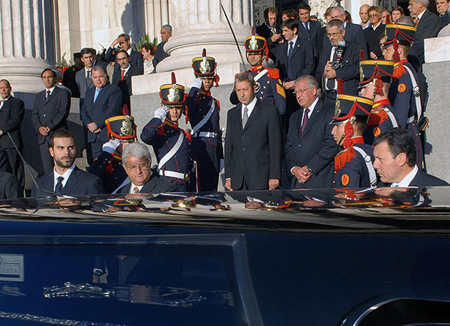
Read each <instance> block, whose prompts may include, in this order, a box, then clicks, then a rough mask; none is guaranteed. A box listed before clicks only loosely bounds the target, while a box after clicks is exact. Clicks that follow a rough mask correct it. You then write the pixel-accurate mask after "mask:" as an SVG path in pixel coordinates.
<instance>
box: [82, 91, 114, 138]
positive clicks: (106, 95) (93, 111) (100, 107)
mask: <svg viewBox="0 0 450 326" xmlns="http://www.w3.org/2000/svg"><path fill="white" fill-rule="evenodd" d="M95 90H96V88H95V87H92V88H90V89H88V90H87V92H86V99H85V101H84V104H83V107H82V108H81V119H82V120H83V123H84V125H85V126H86V127H87V125H88V124H89V123H91V122H95V124H96V125H97V127H98V128H100V129H101V130H102V131H101V132H100V133H98V134H95V133H93V132H90V131H88V133H87V142H88V143H93V142H95V141H96V140H99V141H103V142H105V143H106V142H107V141H108V139H109V138H108V131H107V130H106V124H105V120H106V119H108V118H110V117H114V116H116V115H119V113H120V109H121V107H122V92H121V91H120V88H119V87H117V86H116V85H111V84H106V85H105V86H104V87H103V88H102V90H101V91H100V93H99V94H98V97H97V100H96V101H95V103H94V96H95Z"/></svg>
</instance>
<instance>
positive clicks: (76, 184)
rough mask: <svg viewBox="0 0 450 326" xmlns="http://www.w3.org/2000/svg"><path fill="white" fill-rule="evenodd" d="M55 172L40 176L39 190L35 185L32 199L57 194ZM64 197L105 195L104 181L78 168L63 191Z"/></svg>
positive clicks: (38, 180)
mask: <svg viewBox="0 0 450 326" xmlns="http://www.w3.org/2000/svg"><path fill="white" fill-rule="evenodd" d="M53 173H54V172H53V171H52V172H50V173H49V174H46V175H43V176H40V177H39V178H38V179H37V180H36V182H37V184H38V185H39V188H37V187H36V185H35V184H33V189H32V191H31V196H32V197H40V196H48V195H50V194H51V193H55V184H54V177H53ZM62 193H63V195H67V196H83V195H97V194H104V193H105V190H104V189H103V184H102V180H100V178H98V177H96V176H95V175H93V174H90V173H87V172H85V171H83V170H80V169H79V168H78V167H75V169H74V170H73V171H72V173H71V174H70V177H69V179H68V180H67V183H66V185H65V186H64V188H63V191H62Z"/></svg>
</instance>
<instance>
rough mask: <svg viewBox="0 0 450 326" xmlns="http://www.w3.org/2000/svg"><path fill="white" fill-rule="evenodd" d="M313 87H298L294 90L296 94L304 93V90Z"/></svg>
mask: <svg viewBox="0 0 450 326" xmlns="http://www.w3.org/2000/svg"><path fill="white" fill-rule="evenodd" d="M310 89H311V88H304V89H296V90H295V91H294V94H303V93H304V92H306V91H307V90H310Z"/></svg>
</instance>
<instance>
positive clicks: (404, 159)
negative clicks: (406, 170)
mask: <svg viewBox="0 0 450 326" xmlns="http://www.w3.org/2000/svg"><path fill="white" fill-rule="evenodd" d="M397 160H398V163H399V165H400V166H404V165H405V164H408V156H407V155H406V153H400V154H398V155H397Z"/></svg>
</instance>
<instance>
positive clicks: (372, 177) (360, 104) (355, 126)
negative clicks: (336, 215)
mask: <svg viewBox="0 0 450 326" xmlns="http://www.w3.org/2000/svg"><path fill="white" fill-rule="evenodd" d="M372 105H373V101H372V100H370V99H367V98H364V97H358V96H350V95H343V94H338V95H337V99H336V109H335V113H334V117H333V121H332V122H331V123H332V124H334V125H335V126H334V128H333V130H332V134H333V137H334V140H335V141H336V143H337V144H338V145H339V146H341V148H343V149H342V150H341V151H340V152H339V153H338V154H337V155H336V157H335V159H334V171H335V178H334V187H335V188H338V189H340V188H367V187H375V186H376V184H377V177H376V173H375V170H374V168H373V164H372V162H373V161H374V157H373V149H372V146H370V145H366V144H364V138H363V134H364V129H365V127H366V123H367V120H368V118H369V115H370V110H371V108H372Z"/></svg>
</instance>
